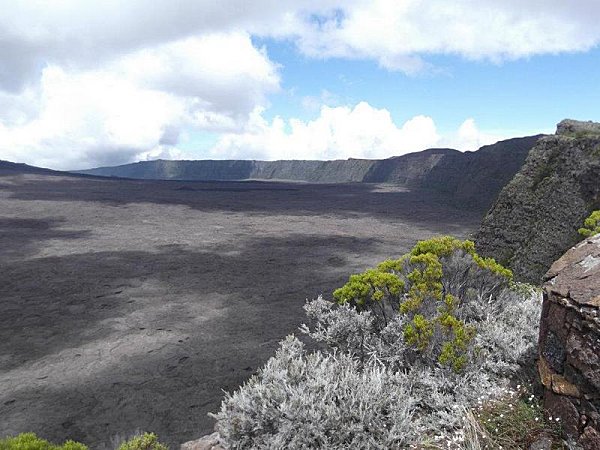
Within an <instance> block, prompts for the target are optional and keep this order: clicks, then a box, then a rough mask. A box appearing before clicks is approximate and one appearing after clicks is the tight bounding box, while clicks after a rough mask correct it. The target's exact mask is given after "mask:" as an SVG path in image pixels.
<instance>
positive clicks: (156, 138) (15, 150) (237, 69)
mask: <svg viewBox="0 0 600 450" xmlns="http://www.w3.org/2000/svg"><path fill="white" fill-rule="evenodd" d="M278 88H279V76H278V74H277V67H276V65H275V64H273V63H272V62H271V61H270V60H269V59H268V57H267V55H266V53H265V52H264V51H262V50H260V49H256V48H255V47H254V46H253V45H252V43H251V41H250V37H249V36H248V35H247V34H245V33H230V34H227V35H225V34H214V35H210V36H203V37H200V38H187V39H184V40H181V41H176V42H174V43H170V44H164V45H162V46H159V47H156V48H153V49H148V50H141V51H137V52H133V53H129V54H126V55H124V56H122V57H120V58H118V59H115V60H113V61H111V62H110V64H107V65H106V66H104V67H103V68H102V69H100V70H89V71H68V70H66V69H64V68H62V67H60V66H56V65H51V66H47V67H46V68H45V69H44V70H43V71H42V76H41V79H40V83H39V85H38V86H37V87H36V88H29V89H27V90H26V91H25V92H24V93H23V94H22V95H21V96H18V95H15V94H4V97H5V98H6V99H10V100H11V102H7V107H6V108H5V109H3V111H2V112H1V113H0V142H1V143H2V148H1V149H0V158H4V159H9V160H14V161H19V162H27V163H30V164H37V165H42V166H47V167H52V168H58V169H74V168H84V167H89V166H95V165H106V164H120V163H124V162H130V161H131V160H133V159H147V158H150V157H166V156H171V157H172V156H174V155H179V156H181V155H182V153H181V151H179V150H176V149H175V148H173V147H174V146H175V145H176V144H177V140H178V136H179V132H180V131H181V129H183V128H185V127H192V128H194V129H196V130H209V131H215V130H216V131H224V130H226V131H230V130H233V129H238V128H240V127H241V126H243V124H244V123H245V122H246V121H247V118H248V115H249V114H250V113H251V112H252V111H253V110H254V108H256V106H257V105H263V104H265V103H266V95H267V93H269V92H273V91H276V90H277V89H278ZM169 147H171V149H170V150H169Z"/></svg>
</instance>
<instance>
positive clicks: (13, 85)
mask: <svg viewBox="0 0 600 450" xmlns="http://www.w3.org/2000/svg"><path fill="white" fill-rule="evenodd" d="M4 3H5V4H3V5H2V14H0V60H1V61H2V64H0V104H1V106H2V108H0V158H2V159H11V160H15V161H23V162H29V163H32V164H38V165H46V166H50V167H53V168H61V169H71V168H78V167H90V166H94V165H101V164H118V163H121V162H128V161H131V160H134V159H136V158H138V159H139V158H153V157H168V156H170V155H180V156H181V155H185V153H184V152H182V151H181V150H180V149H178V148H177V145H178V143H179V136H180V135H185V134H186V133H187V132H190V133H201V132H210V133H220V134H221V139H220V140H219V142H218V145H217V146H216V147H215V148H214V149H213V151H214V153H213V155H214V157H221V156H223V157H224V156H225V155H234V154H235V155H238V156H239V157H250V156H253V155H254V156H256V155H265V157H268V158H271V157H272V156H273V155H282V154H283V153H281V152H282V150H277V149H282V148H286V149H289V151H290V152H291V153H290V154H291V155H298V157H318V158H330V157H346V156H350V155H352V156H369V157H379V156H382V155H388V154H390V153H398V152H403V151H404V149H405V148H410V149H418V148H422V147H425V146H428V145H430V143H431V142H434V141H435V138H436V136H437V132H435V126H434V125H433V122H432V120H431V119H430V118H425V117H421V116H416V117H415V118H414V119H413V120H414V122H413V121H411V122H407V123H406V124H403V125H402V126H397V125H395V124H394V123H393V121H392V120H391V118H390V117H389V114H387V111H385V110H378V109H375V108H372V107H370V106H369V105H368V104H362V103H361V104H358V105H356V106H354V107H348V106H337V107H331V106H329V107H323V108H321V110H320V111H319V110H318V108H319V107H320V104H319V101H320V102H321V104H323V103H325V104H332V103H334V102H331V101H326V100H325V99H323V98H321V99H319V98H318V97H306V98H305V101H304V106H305V108H306V109H307V110H312V111H315V112H316V111H319V113H320V115H319V117H318V118H317V119H315V120H313V121H308V122H302V121H298V120H294V119H289V120H284V119H275V120H272V121H266V120H265V119H264V118H263V116H262V115H261V114H260V112H259V111H261V110H263V109H264V108H266V107H268V105H269V96H270V95H271V94H272V93H274V92H277V90H278V89H280V84H281V82H280V79H279V72H280V71H279V66H278V65H277V62H276V61H272V60H271V59H270V58H269V56H268V53H267V50H266V49H265V48H261V47H259V46H257V44H256V42H255V41H254V38H255V37H260V38H271V39H282V40H283V39H285V40H288V41H290V42H293V43H295V45H296V46H297V48H298V50H299V51H300V52H302V53H303V54H304V55H307V56H308V57H315V58H329V57H336V58H350V59H368V60H373V61H376V62H377V63H378V64H379V65H380V66H382V67H384V68H386V69H389V70H398V71H403V72H406V73H418V72H422V71H425V70H430V69H431V62H430V61H429V56H430V55H432V54H452V55H460V56H462V57H465V58H470V59H485V60H491V61H494V62H500V61H503V60H507V59H514V58H521V57H527V56H530V55H536V54H545V53H556V52H563V51H585V50H587V49H589V48H591V47H593V46H596V45H598V43H599V42H600V27H598V26H597V23H598V19H599V17H600V2H598V1H596V0H579V1H577V2H572V1H567V0H529V1H522V0H504V1H502V2H499V1H497V0H479V1H477V2H475V1H473V0H456V1H452V2H449V1H447V0H429V1H423V0H344V1H341V0H320V1H319V2H317V1H315V0H278V1H273V0H256V1H253V2H248V1H247V0H230V1H227V2H215V1H213V0H179V1H177V2H173V1H171V0H155V1H153V2H152V5H151V6H150V5H148V2H146V1H142V0H130V1H127V2H122V1H118V0H106V1H102V2H98V1H91V0H90V1H84V0H61V1H48V2H39V1H33V0H31V1H19V2H4ZM415 114H418V111H416V112H415ZM367 125H368V126H369V127H372V129H367ZM412 127H415V128H418V129H420V132H421V134H422V136H423V137H422V138H421V137H419V136H417V133H416V132H415V131H414V130H413V128H412ZM419 127H420V128H419ZM473 128H474V127H473V126H471V125H470V124H469V123H467V124H466V125H464V129H463V130H462V131H457V134H456V136H454V138H455V140H456V142H458V143H461V142H463V143H464V145H467V146H472V145H477V143H478V142H484V141H486V140H487V139H488V137H486V136H484V134H482V133H480V132H479V131H477V130H476V129H475V131H473ZM411 130H413V131H411ZM461 136H462V137H461ZM482 136H483V137H482ZM261 145H264V146H265V147H264V148H261V147H260V146H261ZM286 151H287V150H286ZM219 152H223V153H222V154H221V153H219Z"/></svg>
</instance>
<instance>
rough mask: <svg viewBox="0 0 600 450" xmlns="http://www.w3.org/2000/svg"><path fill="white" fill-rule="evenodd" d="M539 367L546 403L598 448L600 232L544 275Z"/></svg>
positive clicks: (581, 438) (581, 440)
mask: <svg viewBox="0 0 600 450" xmlns="http://www.w3.org/2000/svg"><path fill="white" fill-rule="evenodd" d="M544 278H545V280H546V283H545V284H544V305H543V310H542V318H541V323H540V337H539V360H538V369H539V374H540V378H541V381H542V384H543V385H544V406H545V408H546V409H547V411H548V413H549V414H550V415H551V416H553V417H558V418H560V420H561V422H562V425H563V429H564V430H565V431H566V432H567V433H568V434H569V435H571V436H573V437H575V438H576V439H577V440H578V443H579V444H580V445H581V446H582V447H583V448H584V449H586V450H592V449H593V450H597V449H600V314H599V310H600V234H598V235H596V236H595V237H592V238H589V239H586V240H585V241H583V242H582V243H580V244H579V245H577V246H576V247H574V248H572V249H571V250H569V251H568V252H567V253H566V254H565V255H564V256H563V257H562V258H560V259H559V260H558V261H556V262H555V263H554V264H553V265H552V267H551V268H550V270H549V271H548V273H547V274H546V275H545V277H544Z"/></svg>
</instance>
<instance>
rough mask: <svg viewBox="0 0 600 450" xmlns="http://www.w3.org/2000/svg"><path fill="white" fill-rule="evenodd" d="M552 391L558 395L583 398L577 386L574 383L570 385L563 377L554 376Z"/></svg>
mask: <svg viewBox="0 0 600 450" xmlns="http://www.w3.org/2000/svg"><path fill="white" fill-rule="evenodd" d="M552 390H553V391H554V392H555V393H556V394H560V395H568V396H569V397H576V398H579V397H580V396H581V394H580V393H579V389H577V386H575V385H574V384H573V383H569V382H568V381H567V380H566V379H565V377H563V376H561V375H552Z"/></svg>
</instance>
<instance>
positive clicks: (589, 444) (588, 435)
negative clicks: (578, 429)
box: [579, 427, 600, 450]
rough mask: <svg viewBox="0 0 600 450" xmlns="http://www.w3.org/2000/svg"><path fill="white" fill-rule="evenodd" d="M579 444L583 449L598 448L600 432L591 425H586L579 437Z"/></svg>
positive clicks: (596, 449)
mask: <svg viewBox="0 0 600 450" xmlns="http://www.w3.org/2000/svg"><path fill="white" fill-rule="evenodd" d="M579 445H581V447H583V449H584V450H598V449H600V433H598V431H596V430H595V429H594V428H592V427H586V428H585V430H583V434H582V435H581V437H580V438H579Z"/></svg>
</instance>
